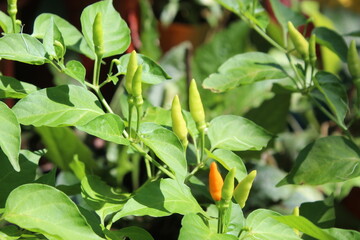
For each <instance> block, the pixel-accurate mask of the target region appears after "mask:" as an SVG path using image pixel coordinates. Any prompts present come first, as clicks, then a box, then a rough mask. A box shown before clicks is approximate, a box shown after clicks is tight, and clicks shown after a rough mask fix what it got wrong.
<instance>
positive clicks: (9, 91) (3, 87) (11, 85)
mask: <svg viewBox="0 0 360 240" xmlns="http://www.w3.org/2000/svg"><path fill="white" fill-rule="evenodd" d="M37 90H38V88H37V87H36V86H35V85H32V84H30V83H26V82H21V81H19V80H17V79H15V78H12V77H6V76H0V98H23V97H26V96H27V95H28V94H30V93H32V92H35V91H37Z"/></svg>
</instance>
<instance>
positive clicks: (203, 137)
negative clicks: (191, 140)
mask: <svg viewBox="0 0 360 240" xmlns="http://www.w3.org/2000/svg"><path fill="white" fill-rule="evenodd" d="M204 151H205V132H204V131H201V132H200V159H199V161H198V164H199V163H201V162H202V160H203V158H204Z"/></svg>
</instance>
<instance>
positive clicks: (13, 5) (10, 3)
mask: <svg viewBox="0 0 360 240" xmlns="http://www.w3.org/2000/svg"><path fill="white" fill-rule="evenodd" d="M7 12H8V14H9V15H10V16H16V14H17V12H18V10H17V0H7Z"/></svg>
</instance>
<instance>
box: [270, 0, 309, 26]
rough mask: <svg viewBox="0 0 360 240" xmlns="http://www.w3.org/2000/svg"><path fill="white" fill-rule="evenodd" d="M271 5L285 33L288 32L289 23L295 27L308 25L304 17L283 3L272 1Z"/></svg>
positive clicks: (276, 0) (277, 0)
mask: <svg viewBox="0 0 360 240" xmlns="http://www.w3.org/2000/svg"><path fill="white" fill-rule="evenodd" d="M270 3H271V7H272V10H273V11H274V13H275V16H276V19H277V21H278V22H279V23H280V24H281V26H282V29H283V30H284V31H286V30H287V22H289V21H290V22H292V23H293V25H294V26H295V27H296V26H299V25H303V24H305V23H306V18H305V16H304V15H302V14H301V13H298V12H295V11H293V10H292V9H291V8H289V7H286V6H285V5H284V4H283V3H281V1H279V0H270Z"/></svg>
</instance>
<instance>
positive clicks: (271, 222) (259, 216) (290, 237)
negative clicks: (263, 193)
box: [240, 209, 301, 240]
mask: <svg viewBox="0 0 360 240" xmlns="http://www.w3.org/2000/svg"><path fill="white" fill-rule="evenodd" d="M279 216H280V214H279V213H277V212H274V211H270V210H266V209H258V210H255V211H253V212H251V213H250V214H249V216H248V217H247V219H246V227H247V228H248V229H250V231H246V232H243V234H241V236H240V239H241V240H243V239H244V240H245V239H246V240H248V239H249V240H250V239H261V240H274V239H286V240H299V239H301V238H300V237H299V236H297V235H296V234H295V232H294V230H293V229H292V228H291V227H288V226H287V225H285V224H283V223H280V222H279V221H277V220H275V219H274V218H275V217H279Z"/></svg>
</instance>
